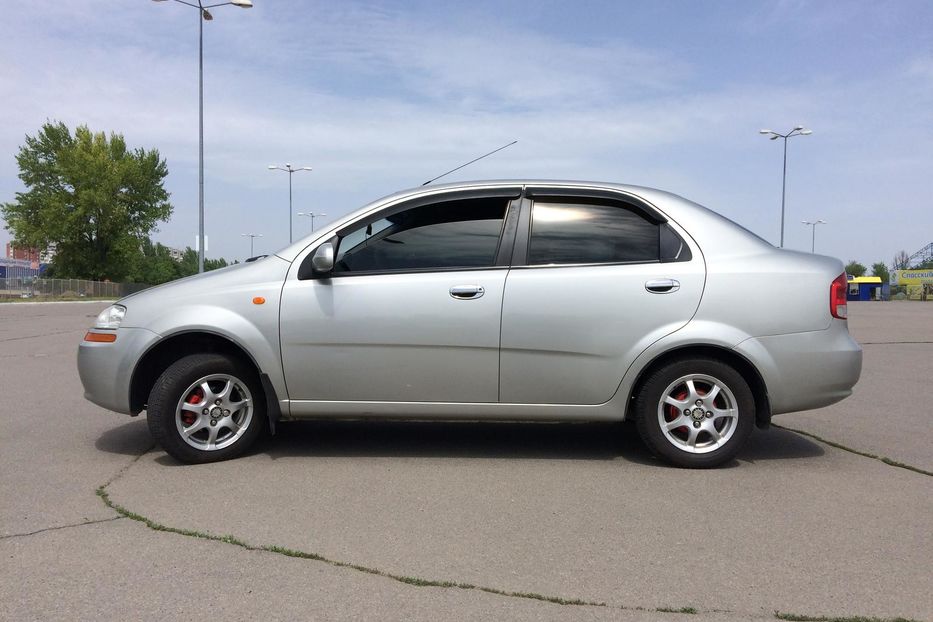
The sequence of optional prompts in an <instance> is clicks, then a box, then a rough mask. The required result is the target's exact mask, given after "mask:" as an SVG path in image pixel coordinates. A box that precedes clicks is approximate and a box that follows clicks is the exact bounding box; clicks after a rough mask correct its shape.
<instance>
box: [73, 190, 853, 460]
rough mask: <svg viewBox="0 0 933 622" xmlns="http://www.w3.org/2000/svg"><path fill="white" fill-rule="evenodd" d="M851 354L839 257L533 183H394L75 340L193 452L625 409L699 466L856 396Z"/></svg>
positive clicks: (223, 453)
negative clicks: (378, 427) (375, 420)
mask: <svg viewBox="0 0 933 622" xmlns="http://www.w3.org/2000/svg"><path fill="white" fill-rule="evenodd" d="M861 361H862V352H861V349H860V348H859V346H858V344H856V343H855V341H853V340H852V338H851V337H850V336H849V332H848V327H847V323H846V281H845V274H844V272H843V266H842V263H841V262H840V261H839V260H837V259H833V258H830V257H823V256H819V255H813V254H807V253H799V252H795V251H789V250H779V249H775V248H774V247H773V246H771V245H770V244H768V243H767V242H765V241H764V240H762V239H760V238H758V237H757V236H755V235H754V234H752V233H750V232H748V231H747V230H745V229H743V228H742V227H740V226H739V225H737V224H735V223H733V222H732V221H730V220H728V219H726V218H723V217H722V216H720V215H718V214H716V213H715V212H712V211H710V210H708V209H706V208H704V207H701V206H700V205H697V204H695V203H691V202H690V201H687V200H685V199H683V198H680V197H678V196H676V195H673V194H669V193H666V192H662V191H659V190H653V189H649V188H642V187H636V186H623V185H617V184H606V183H591V182H557V181H527V180H526V181H495V182H469V183H461V184H446V185H439V186H431V187H421V188H417V189H414V190H410V191H406V192H401V193H398V194H394V195H392V196H389V197H386V198H384V199H381V200H379V201H376V202H374V203H372V204H370V205H367V206H365V207H363V208H362V209H360V210H359V211H357V212H355V213H353V214H351V215H349V216H347V217H346V218H343V219H342V220H340V221H338V222H336V223H334V224H332V225H330V226H329V227H325V228H323V229H321V230H320V231H317V232H315V233H314V234H313V235H311V236H309V237H308V238H305V239H303V240H301V241H299V242H297V243H295V244H293V245H291V246H289V247H287V248H285V249H282V250H280V251H279V252H277V253H275V254H274V255H269V256H265V257H260V258H254V259H251V260H249V261H247V262H246V263H244V264H241V265H237V266H233V267H229V268H225V269H222V270H217V271H214V272H210V273H206V274H203V275H198V276H195V277H190V278H187V279H183V280H180V281H176V282H173V283H170V284H167V285H163V286H160V287H155V288H152V289H149V290H145V291H143V292H141V293H138V294H135V295H133V296H130V297H127V298H124V299H123V300H121V301H119V302H118V304H116V305H113V306H112V307H110V308H108V309H107V310H105V311H104V312H103V313H102V314H101V315H100V317H99V318H98V319H97V322H96V323H95V325H94V327H93V328H91V329H90V331H89V332H88V334H87V335H86V336H85V339H84V341H83V342H82V343H81V345H80V348H79V351H78V369H79V372H80V375H81V380H82V382H83V384H84V389H85V397H86V398H87V399H89V400H91V401H92V402H94V403H96V404H99V405H101V406H103V407H105V408H109V409H111V410H114V411H117V412H121V413H127V414H131V415H136V414H139V413H140V412H142V411H144V410H145V411H146V413H147V419H148V423H149V428H150V430H151V432H152V434H153V436H154V437H155V439H156V440H157V441H158V442H159V443H160V444H161V445H162V447H163V448H164V449H165V450H166V451H167V452H168V453H169V454H171V455H172V456H174V457H175V458H177V459H179V460H181V461H184V462H210V461H216V460H222V459H226V458H231V457H234V456H236V455H239V454H241V453H242V452H243V451H244V450H246V449H247V447H248V446H249V445H250V443H252V442H253V441H254V440H255V439H256V438H257V436H258V435H259V434H261V433H262V431H263V430H264V429H269V430H271V431H273V432H274V431H275V427H276V424H277V423H278V422H279V421H284V420H294V419H310V418H339V417H348V418H359V417H392V418H406V419H467V420H481V419H499V420H502V419H505V420H529V421H543V420H571V421H595V420H602V421H606V420H625V419H631V420H634V421H635V423H636V425H637V429H638V431H639V434H640V436H641V438H642V439H643V440H644V442H645V443H646V444H647V446H648V447H649V448H650V449H651V450H652V451H653V452H654V453H655V454H656V455H658V456H660V457H661V458H663V459H665V460H667V461H668V462H670V463H673V464H675V465H679V466H685V467H710V466H715V465H719V464H722V463H723V462H726V461H729V460H732V459H733V458H734V457H735V456H736V454H737V453H738V452H739V450H740V448H741V447H742V444H743V443H744V442H745V441H746V439H747V438H748V436H749V434H751V432H752V428H753V427H755V426H756V425H757V426H758V427H761V428H765V427H767V426H768V424H769V422H770V420H771V417H772V415H776V414H781V413H787V412H792V411H798V410H806V409H811V408H819V407H822V406H826V405H828V404H832V403H834V402H837V401H839V400H841V399H843V398H845V397H846V396H848V395H849V394H850V393H851V390H852V387H853V385H854V384H855V383H856V381H857V380H858V377H859V373H860V371H861Z"/></svg>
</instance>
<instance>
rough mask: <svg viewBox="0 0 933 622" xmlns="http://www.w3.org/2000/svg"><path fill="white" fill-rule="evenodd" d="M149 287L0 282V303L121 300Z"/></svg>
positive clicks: (56, 281)
mask: <svg viewBox="0 0 933 622" xmlns="http://www.w3.org/2000/svg"><path fill="white" fill-rule="evenodd" d="M147 287H149V286H148V285H146V284H145V283H111V282H110V281H86V280H83V279H43V278H39V277H30V276H27V277H14V278H5V279H0V299H10V298H34V299H39V300H42V299H48V300H54V299H56V298H65V299H72V298H73V299H80V298H114V299H116V298H122V297H123V296H127V295H129V294H132V293H134V292H138V291H140V290H143V289H146V288H147Z"/></svg>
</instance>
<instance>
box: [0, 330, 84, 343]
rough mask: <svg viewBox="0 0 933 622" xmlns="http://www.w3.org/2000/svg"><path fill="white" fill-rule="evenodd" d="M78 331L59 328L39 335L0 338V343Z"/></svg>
mask: <svg viewBox="0 0 933 622" xmlns="http://www.w3.org/2000/svg"><path fill="white" fill-rule="evenodd" d="M77 332H80V331H79V330H77V329H76V330H60V331H58V332H57V333H42V334H41V335H24V336H22V337H9V338H7V339H0V343H6V342H7V341H23V340H24V339H36V338H37V337H52V336H54V335H68V334H71V333H77Z"/></svg>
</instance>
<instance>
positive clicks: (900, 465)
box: [771, 423, 933, 476]
mask: <svg viewBox="0 0 933 622" xmlns="http://www.w3.org/2000/svg"><path fill="white" fill-rule="evenodd" d="M771 425H772V426H774V427H775V428H779V429H781V430H787V431H788V432H794V433H796V434H800V435H802V436H809V437H810V438H812V439H814V440H816V441H819V442H821V443H824V444H826V445H829V446H830V447H835V448H836V449H841V450H843V451H848V452H849V453H853V454H855V455H856V456H862V457H863V458H871V459H872V460H877V461H878V462H883V463H884V464H886V465H888V466H892V467H896V468H898V469H904V470H906V471H912V472H914V473H919V474H920V475H929V476H933V472H930V471H927V470H925V469H921V468H920V467H915V466H913V465H912V464H906V463H904V462H898V461H897V460H892V459H891V458H888V457H887V456H878V455H875V454H873V453H869V452H867V451H862V450H860V449H853V448H852V447H846V446H845V445H843V444H841V443H837V442H835V441H831V440H829V439H825V438H823V437H822V436H818V435H816V434H813V433H811V432H804V431H803V430H798V429H796V428H789V427H787V426H783V425H778V424H776V423H772V424H771Z"/></svg>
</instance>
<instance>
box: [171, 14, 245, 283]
mask: <svg viewBox="0 0 933 622" xmlns="http://www.w3.org/2000/svg"><path fill="white" fill-rule="evenodd" d="M153 1H154V2H166V0H153ZM175 2H177V3H179V4H184V5H186V6H190V7H193V8H195V9H197V10H198V272H204V22H209V21H211V20H212V19H214V16H213V15H211V12H210V11H208V9H213V8H214V7H218V6H224V5H227V4H232V5H233V6H238V7H240V8H241V9H249V8H252V6H253V3H252V1H251V0H230V1H229V2H218V3H216V4H204V2H203V1H202V0H196V2H186V1H185V0H175Z"/></svg>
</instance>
